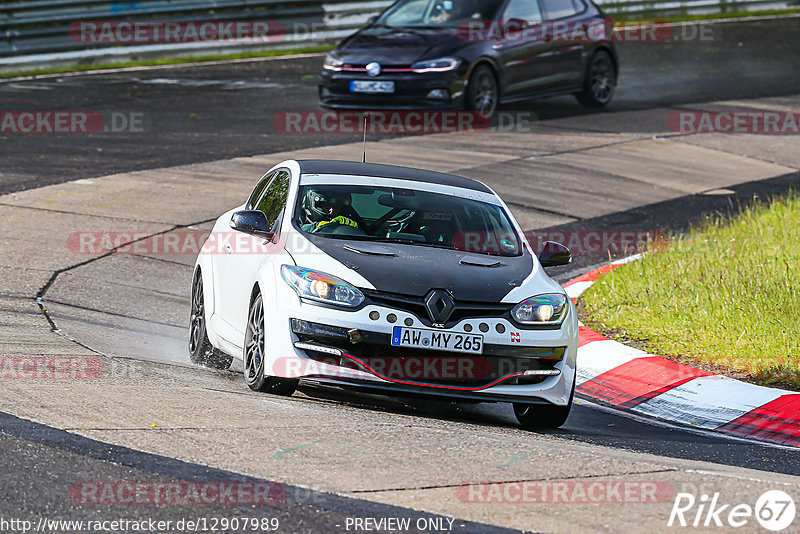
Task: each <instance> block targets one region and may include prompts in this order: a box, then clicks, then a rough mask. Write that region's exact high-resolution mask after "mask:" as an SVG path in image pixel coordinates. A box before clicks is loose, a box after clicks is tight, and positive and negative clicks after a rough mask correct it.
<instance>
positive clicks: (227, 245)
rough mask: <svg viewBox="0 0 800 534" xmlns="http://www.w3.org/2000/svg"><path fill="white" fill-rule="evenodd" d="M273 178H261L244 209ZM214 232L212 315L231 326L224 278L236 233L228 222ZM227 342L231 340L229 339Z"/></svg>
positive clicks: (225, 328) (259, 195)
mask: <svg viewBox="0 0 800 534" xmlns="http://www.w3.org/2000/svg"><path fill="white" fill-rule="evenodd" d="M274 176H275V171H272V172H268V173H266V174H265V175H264V176H262V177H261V179H260V180H259V181H258V183H257V184H256V186H255V188H253V191H252V192H251V193H250V196H249V197H248V199H247V203H246V204H245V206H244V209H248V210H249V209H253V206H255V204H256V203H257V202H258V200H259V199H260V198H261V195H262V194H263V193H264V189H265V188H266V187H267V185H268V184H269V183H270V182H271V181H272V178H273V177H274ZM215 231H217V232H218V233H219V234H220V235H219V236H218V238H217V240H218V242H219V243H220V246H219V250H216V251H215V254H213V255H212V256H211V263H212V266H213V272H214V278H215V280H217V281H218V284H217V285H216V288H217V290H215V292H214V302H215V305H214V314H215V315H216V316H217V317H218V318H219V319H221V320H222V321H223V322H224V323H226V324H227V325H228V326H233V322H232V318H231V317H230V316H229V315H228V314H227V313H226V311H228V310H230V309H232V305H231V304H230V303H228V302H227V301H228V300H229V299H230V290H229V289H228V284H229V280H230V278H229V277H228V276H226V271H227V270H228V269H229V264H230V261H229V256H230V255H231V254H232V253H233V249H234V246H235V242H234V240H235V238H236V235H237V234H238V232H235V231H234V230H232V229H231V228H230V227H229V226H228V221H223V222H222V226H221V227H219V228H217V229H216V230H215ZM229 330H230V328H228V327H226V326H223V327H222V331H224V332H227V331H229ZM228 341H233V340H231V339H229V340H228Z"/></svg>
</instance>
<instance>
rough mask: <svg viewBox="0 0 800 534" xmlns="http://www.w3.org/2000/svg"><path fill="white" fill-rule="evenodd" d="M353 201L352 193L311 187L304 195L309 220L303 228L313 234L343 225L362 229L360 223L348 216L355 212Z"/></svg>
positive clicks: (305, 209) (333, 229)
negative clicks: (352, 205)
mask: <svg viewBox="0 0 800 534" xmlns="http://www.w3.org/2000/svg"><path fill="white" fill-rule="evenodd" d="M351 202H352V198H351V196H350V193H347V192H334V191H330V190H329V191H324V190H322V189H314V188H310V189H309V190H308V192H307V193H306V195H305V197H303V211H304V212H305V215H306V219H307V220H308V221H309V222H308V223H307V224H304V225H303V226H302V227H301V228H302V230H303V231H305V232H310V233H312V234H314V233H317V232H324V233H329V232H334V231H336V230H338V229H339V228H341V227H343V226H344V227H351V228H355V229H358V230H360V229H361V227H360V226H359V223H358V222H357V221H356V220H354V219H352V218H350V217H348V216H347V215H349V214H351V213H353V209H352V208H351V207H350V204H351Z"/></svg>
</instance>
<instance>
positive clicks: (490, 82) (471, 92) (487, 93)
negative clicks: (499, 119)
mask: <svg viewBox="0 0 800 534" xmlns="http://www.w3.org/2000/svg"><path fill="white" fill-rule="evenodd" d="M499 96H500V92H499V91H498V89H497V79H496V78H495V76H494V72H493V71H492V69H491V68H489V67H488V66H486V65H479V66H478V67H477V68H476V69H475V70H474V71H473V72H472V75H470V79H469V84H468V85H467V100H466V107H467V109H468V110H472V111H477V112H478V113H480V114H482V115H484V116H486V117H491V116H492V115H493V114H494V112H495V110H496V109H497V102H498V100H499Z"/></svg>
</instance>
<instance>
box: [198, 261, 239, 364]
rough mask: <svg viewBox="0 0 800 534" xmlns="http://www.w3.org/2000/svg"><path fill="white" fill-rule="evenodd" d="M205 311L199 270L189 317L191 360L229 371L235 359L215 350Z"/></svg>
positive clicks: (201, 278)
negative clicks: (207, 330) (210, 337)
mask: <svg viewBox="0 0 800 534" xmlns="http://www.w3.org/2000/svg"><path fill="white" fill-rule="evenodd" d="M205 311H206V305H205V298H204V296H203V277H202V275H201V274H200V271H199V270H198V271H197V276H196V277H195V280H194V283H193V284H192V312H191V314H190V316H189V359H190V360H192V363H195V364H197V365H203V366H205V367H212V368H214V369H228V368H229V367H230V366H231V363H232V362H233V358H232V357H231V356H228V355H227V354H225V353H224V352H222V351H221V350H219V349H216V348H214V346H213V345H212V344H211V342H210V341H209V340H208V335H207V334H206V315H205Z"/></svg>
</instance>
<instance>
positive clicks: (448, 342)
mask: <svg viewBox="0 0 800 534" xmlns="http://www.w3.org/2000/svg"><path fill="white" fill-rule="evenodd" d="M392 345H394V346H397V347H413V348H417V349H430V350H446V351H451V352H469V353H470V354H481V353H483V336H482V335H480V334H461V333H457V332H440V331H438V330H425V329H423V328H406V327H404V326H395V327H393V328H392Z"/></svg>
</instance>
